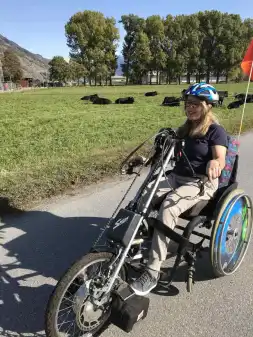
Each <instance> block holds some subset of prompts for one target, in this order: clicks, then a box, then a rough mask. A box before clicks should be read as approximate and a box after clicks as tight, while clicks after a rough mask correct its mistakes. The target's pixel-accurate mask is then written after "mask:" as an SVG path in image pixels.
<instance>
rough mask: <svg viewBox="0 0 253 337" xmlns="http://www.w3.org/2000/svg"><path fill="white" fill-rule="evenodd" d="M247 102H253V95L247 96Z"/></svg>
mask: <svg viewBox="0 0 253 337" xmlns="http://www.w3.org/2000/svg"><path fill="white" fill-rule="evenodd" d="M246 103H253V95H248V96H247V99H246Z"/></svg>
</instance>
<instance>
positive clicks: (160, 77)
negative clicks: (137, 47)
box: [159, 71, 164, 85]
mask: <svg viewBox="0 0 253 337" xmlns="http://www.w3.org/2000/svg"><path fill="white" fill-rule="evenodd" d="M163 74H164V73H163V71H160V76H159V84H160V85H161V84H162V80H163Z"/></svg>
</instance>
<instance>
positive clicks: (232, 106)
mask: <svg viewBox="0 0 253 337" xmlns="http://www.w3.org/2000/svg"><path fill="white" fill-rule="evenodd" d="M242 104H243V101H242V100H239V101H234V102H231V103H229V105H228V109H238V108H239V107H240V106H241V105H242Z"/></svg>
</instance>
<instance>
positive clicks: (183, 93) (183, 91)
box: [181, 89, 186, 101]
mask: <svg viewBox="0 0 253 337" xmlns="http://www.w3.org/2000/svg"><path fill="white" fill-rule="evenodd" d="M185 92H186V89H183V90H182V91H181V95H182V97H181V100H182V101H184V100H185Z"/></svg>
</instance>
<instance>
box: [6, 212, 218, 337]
mask: <svg viewBox="0 0 253 337" xmlns="http://www.w3.org/2000/svg"><path fill="white" fill-rule="evenodd" d="M1 220H2V225H0V242H3V244H2V245H0V256H4V261H1V266H0V273H1V278H0V282H1V288H0V290H1V293H0V335H1V336H6V337H9V336H12V337H13V336H26V334H27V333H29V334H32V335H33V336H36V337H39V336H44V313H45V309H46V304H47V302H48V298H49V295H50V294H51V292H52V290H53V287H54V285H55V284H56V281H57V280H58V279H59V277H60V276H61V275H62V274H63V273H64V271H65V270H66V269H67V268H68V267H69V266H70V265H71V264H72V263H73V262H74V261H75V260H77V259H78V258H79V257H81V256H82V255H84V254H85V253H87V251H88V250H89V249H90V247H91V245H92V244H93V242H94V240H95V239H96V238H97V236H98V235H99V233H100V232H101V228H102V227H103V226H104V225H105V224H106V222H107V221H108V219H107V218H98V217H72V218H62V217H59V216H56V215H54V214H52V213H49V212H45V211H44V212H43V211H29V212H22V211H19V210H15V209H13V210H12V214H10V215H8V216H2V219H1ZM6 230H8V238H7V237H6ZM10 237H12V239H9V238H10ZM8 240H9V241H8ZM206 256H207V254H206V253H204V259H203V260H200V261H199V262H198V263H197V273H196V280H197V281H203V280H207V279H210V278H212V276H211V274H210V265H208V263H207V261H206ZM185 272H186V269H185V267H184V266H182V267H180V268H179V270H178V272H177V274H176V276H175V279H174V282H175V283H177V282H184V281H185ZM154 292H155V293H156V294H159V287H157V289H155V291H154ZM160 295H162V296H164V295H165V296H166V293H164V292H161V293H160Z"/></svg>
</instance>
